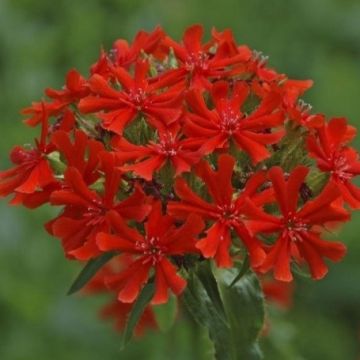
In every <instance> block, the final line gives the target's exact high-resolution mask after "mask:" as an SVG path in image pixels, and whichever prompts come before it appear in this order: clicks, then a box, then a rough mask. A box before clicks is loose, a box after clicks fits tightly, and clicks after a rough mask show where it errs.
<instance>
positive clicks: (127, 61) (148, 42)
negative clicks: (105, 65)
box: [111, 26, 165, 68]
mask: <svg viewBox="0 0 360 360" xmlns="http://www.w3.org/2000/svg"><path fill="white" fill-rule="evenodd" d="M164 36H165V33H164V31H163V30H162V29H161V27H159V26H158V27H156V28H155V30H154V31H152V32H151V33H148V32H146V31H143V30H142V31H139V32H138V33H137V34H136V37H135V39H134V41H133V43H132V44H131V45H129V43H128V42H127V41H126V40H123V39H119V40H117V41H115V43H114V45H113V49H112V52H111V55H112V60H113V63H114V64H115V65H116V66H122V67H124V68H129V67H130V65H131V64H133V63H134V62H135V61H136V60H137V59H138V57H139V55H140V53H141V52H142V51H143V52H145V53H146V54H154V53H155V54H156V51H157V50H158V48H159V45H160V42H161V40H162V39H163V38H164Z"/></svg>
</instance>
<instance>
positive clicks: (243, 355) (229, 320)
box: [182, 266, 264, 360]
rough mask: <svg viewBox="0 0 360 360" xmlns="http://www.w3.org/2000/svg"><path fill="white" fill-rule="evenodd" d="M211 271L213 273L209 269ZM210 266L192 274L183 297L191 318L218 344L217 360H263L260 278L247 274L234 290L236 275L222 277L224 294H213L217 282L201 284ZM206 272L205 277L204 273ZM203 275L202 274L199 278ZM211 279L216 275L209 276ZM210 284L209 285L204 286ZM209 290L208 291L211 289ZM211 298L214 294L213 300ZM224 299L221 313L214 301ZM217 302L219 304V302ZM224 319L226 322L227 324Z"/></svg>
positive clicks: (262, 316)
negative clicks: (261, 348) (260, 338)
mask: <svg viewBox="0 0 360 360" xmlns="http://www.w3.org/2000/svg"><path fill="white" fill-rule="evenodd" d="M208 270H210V269H209V268H208ZM205 271H206V266H203V267H202V268H201V269H198V271H197V273H190V274H189V278H188V287H187V289H186V290H185V292H184V295H183V297H182V299H183V302H184V304H185V305H186V306H187V308H188V310H189V312H190V314H192V316H193V317H194V319H195V320H196V321H197V322H198V323H199V324H200V325H202V326H204V327H206V328H207V329H208V332H209V337H210V339H211V341H212V342H213V344H214V349H215V358H216V359H217V360H237V359H244V360H259V359H262V354H261V351H260V349H259V346H258V343H257V340H258V335H259V332H260V331H261V329H262V326H263V321H264V305H263V295H262V290H261V287H260V284H259V281H258V279H257V277H256V276H255V275H254V274H244V275H243V276H242V277H241V278H240V279H239V280H238V281H237V282H236V283H235V284H234V285H233V286H232V287H230V284H231V283H232V282H233V279H234V277H235V276H236V273H235V271H223V272H221V273H220V275H221V277H222V280H221V281H220V283H221V287H220V290H221V291H220V293H219V292H218V291H216V292H215V293H216V295H215V296H214V289H212V290H211V291H209V288H210V285H209V283H210V284H211V287H212V286H213V281H215V282H216V280H215V279H213V280H211V281H210V282H209V279H207V281H206V282H204V281H201V280H200V278H201V277H205V276H206V275H205ZM203 272H204V273H203ZM199 274H201V275H200V276H199ZM206 277H207V278H208V277H209V278H210V279H211V277H212V275H210V276H209V275H207V276H206ZM204 284H206V285H204ZM206 288H207V289H208V290H207V289H206ZM209 294H212V295H211V297H210V295H209ZM217 297H219V299H220V300H221V299H222V302H221V308H223V309H224V310H225V311H224V312H225V313H224V314H223V313H222V312H221V311H219V309H218V306H215V303H214V300H213V299H217ZM215 301H218V299H217V300H215ZM224 315H225V319H226V321H224Z"/></svg>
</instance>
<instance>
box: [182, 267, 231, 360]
mask: <svg viewBox="0 0 360 360" xmlns="http://www.w3.org/2000/svg"><path fill="white" fill-rule="evenodd" d="M182 301H183V303H184V304H185V306H186V307H187V309H188V310H189V312H190V314H191V315H192V316H193V318H194V319H195V320H196V321H197V322H198V323H199V324H200V325H202V326H204V327H206V328H207V329H208V332H209V337H210V340H211V341H212V342H213V344H214V349H215V358H216V359H218V360H232V359H233V357H232V356H231V353H230V352H231V346H230V343H229V330H230V329H229V327H228V325H227V324H226V323H225V322H224V321H223V317H222V316H221V315H220V314H219V313H218V312H217V310H216V308H215V306H214V304H213V303H212V301H211V300H210V298H209V296H208V294H207V292H206V290H205V289H204V287H203V285H202V284H201V282H200V280H199V278H198V277H197V276H196V274H195V273H190V274H189V278H188V286H187V288H186V290H185V292H184V294H183V296H182Z"/></svg>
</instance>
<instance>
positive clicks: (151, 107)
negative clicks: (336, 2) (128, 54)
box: [79, 60, 182, 135]
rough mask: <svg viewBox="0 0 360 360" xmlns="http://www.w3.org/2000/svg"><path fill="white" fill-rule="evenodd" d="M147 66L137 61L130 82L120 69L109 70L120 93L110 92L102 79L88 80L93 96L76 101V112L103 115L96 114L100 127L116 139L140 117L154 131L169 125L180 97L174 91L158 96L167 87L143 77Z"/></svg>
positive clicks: (179, 113)
mask: <svg viewBox="0 0 360 360" xmlns="http://www.w3.org/2000/svg"><path fill="white" fill-rule="evenodd" d="M149 66H150V65H149V62H148V61H146V60H138V61H137V62H136V64H135V75H134V78H132V77H131V76H130V74H129V73H128V72H127V71H126V70H125V69H124V68H121V67H117V68H113V73H114V77H115V79H116V80H117V81H118V83H119V84H120V85H121V86H122V90H115V89H114V88H112V87H111V86H110V85H109V84H108V81H107V80H106V79H105V78H103V77H102V76H100V75H98V74H95V75H93V76H92V77H91V78H90V80H89V84H90V88H91V91H92V93H93V95H90V96H88V97H85V98H84V99H82V100H81V101H80V103H79V110H80V111H81V112H83V113H85V114H87V113H92V112H98V111H103V112H102V113H99V114H98V117H99V118H100V119H101V120H102V126H103V127H104V128H105V129H107V130H111V131H113V132H115V133H117V134H119V135H121V134H122V132H123V130H124V128H125V127H126V126H127V124H129V123H130V122H131V121H132V120H134V119H135V118H136V117H137V115H138V114H140V113H142V114H144V115H145V116H146V119H147V121H148V122H149V123H150V124H151V125H152V126H154V127H156V128H165V127H166V126H168V125H169V124H171V123H173V122H174V121H175V120H177V119H178V118H179V116H180V115H181V111H182V110H181V100H182V94H181V92H179V89H178V88H176V87H173V88H169V89H167V90H166V91H162V92H159V91H158V90H160V89H163V88H164V87H166V86H167V83H166V81H161V80H158V81H151V79H149V78H148V77H147V74H148V71H149Z"/></svg>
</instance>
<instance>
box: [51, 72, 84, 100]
mask: <svg viewBox="0 0 360 360" xmlns="http://www.w3.org/2000/svg"><path fill="white" fill-rule="evenodd" d="M45 93H46V95H47V96H49V97H50V98H52V99H55V100H57V101H58V102H59V104H62V105H64V106H66V105H69V104H71V103H76V102H77V101H79V100H80V99H82V98H83V97H85V96H87V95H88V93H89V87H88V85H87V81H86V80H85V79H84V78H83V77H82V76H81V75H80V73H79V72H78V71H77V70H76V69H72V70H70V71H69V72H68V73H67V76H66V84H65V86H64V89H62V90H55V89H51V88H48V89H46V90H45Z"/></svg>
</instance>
